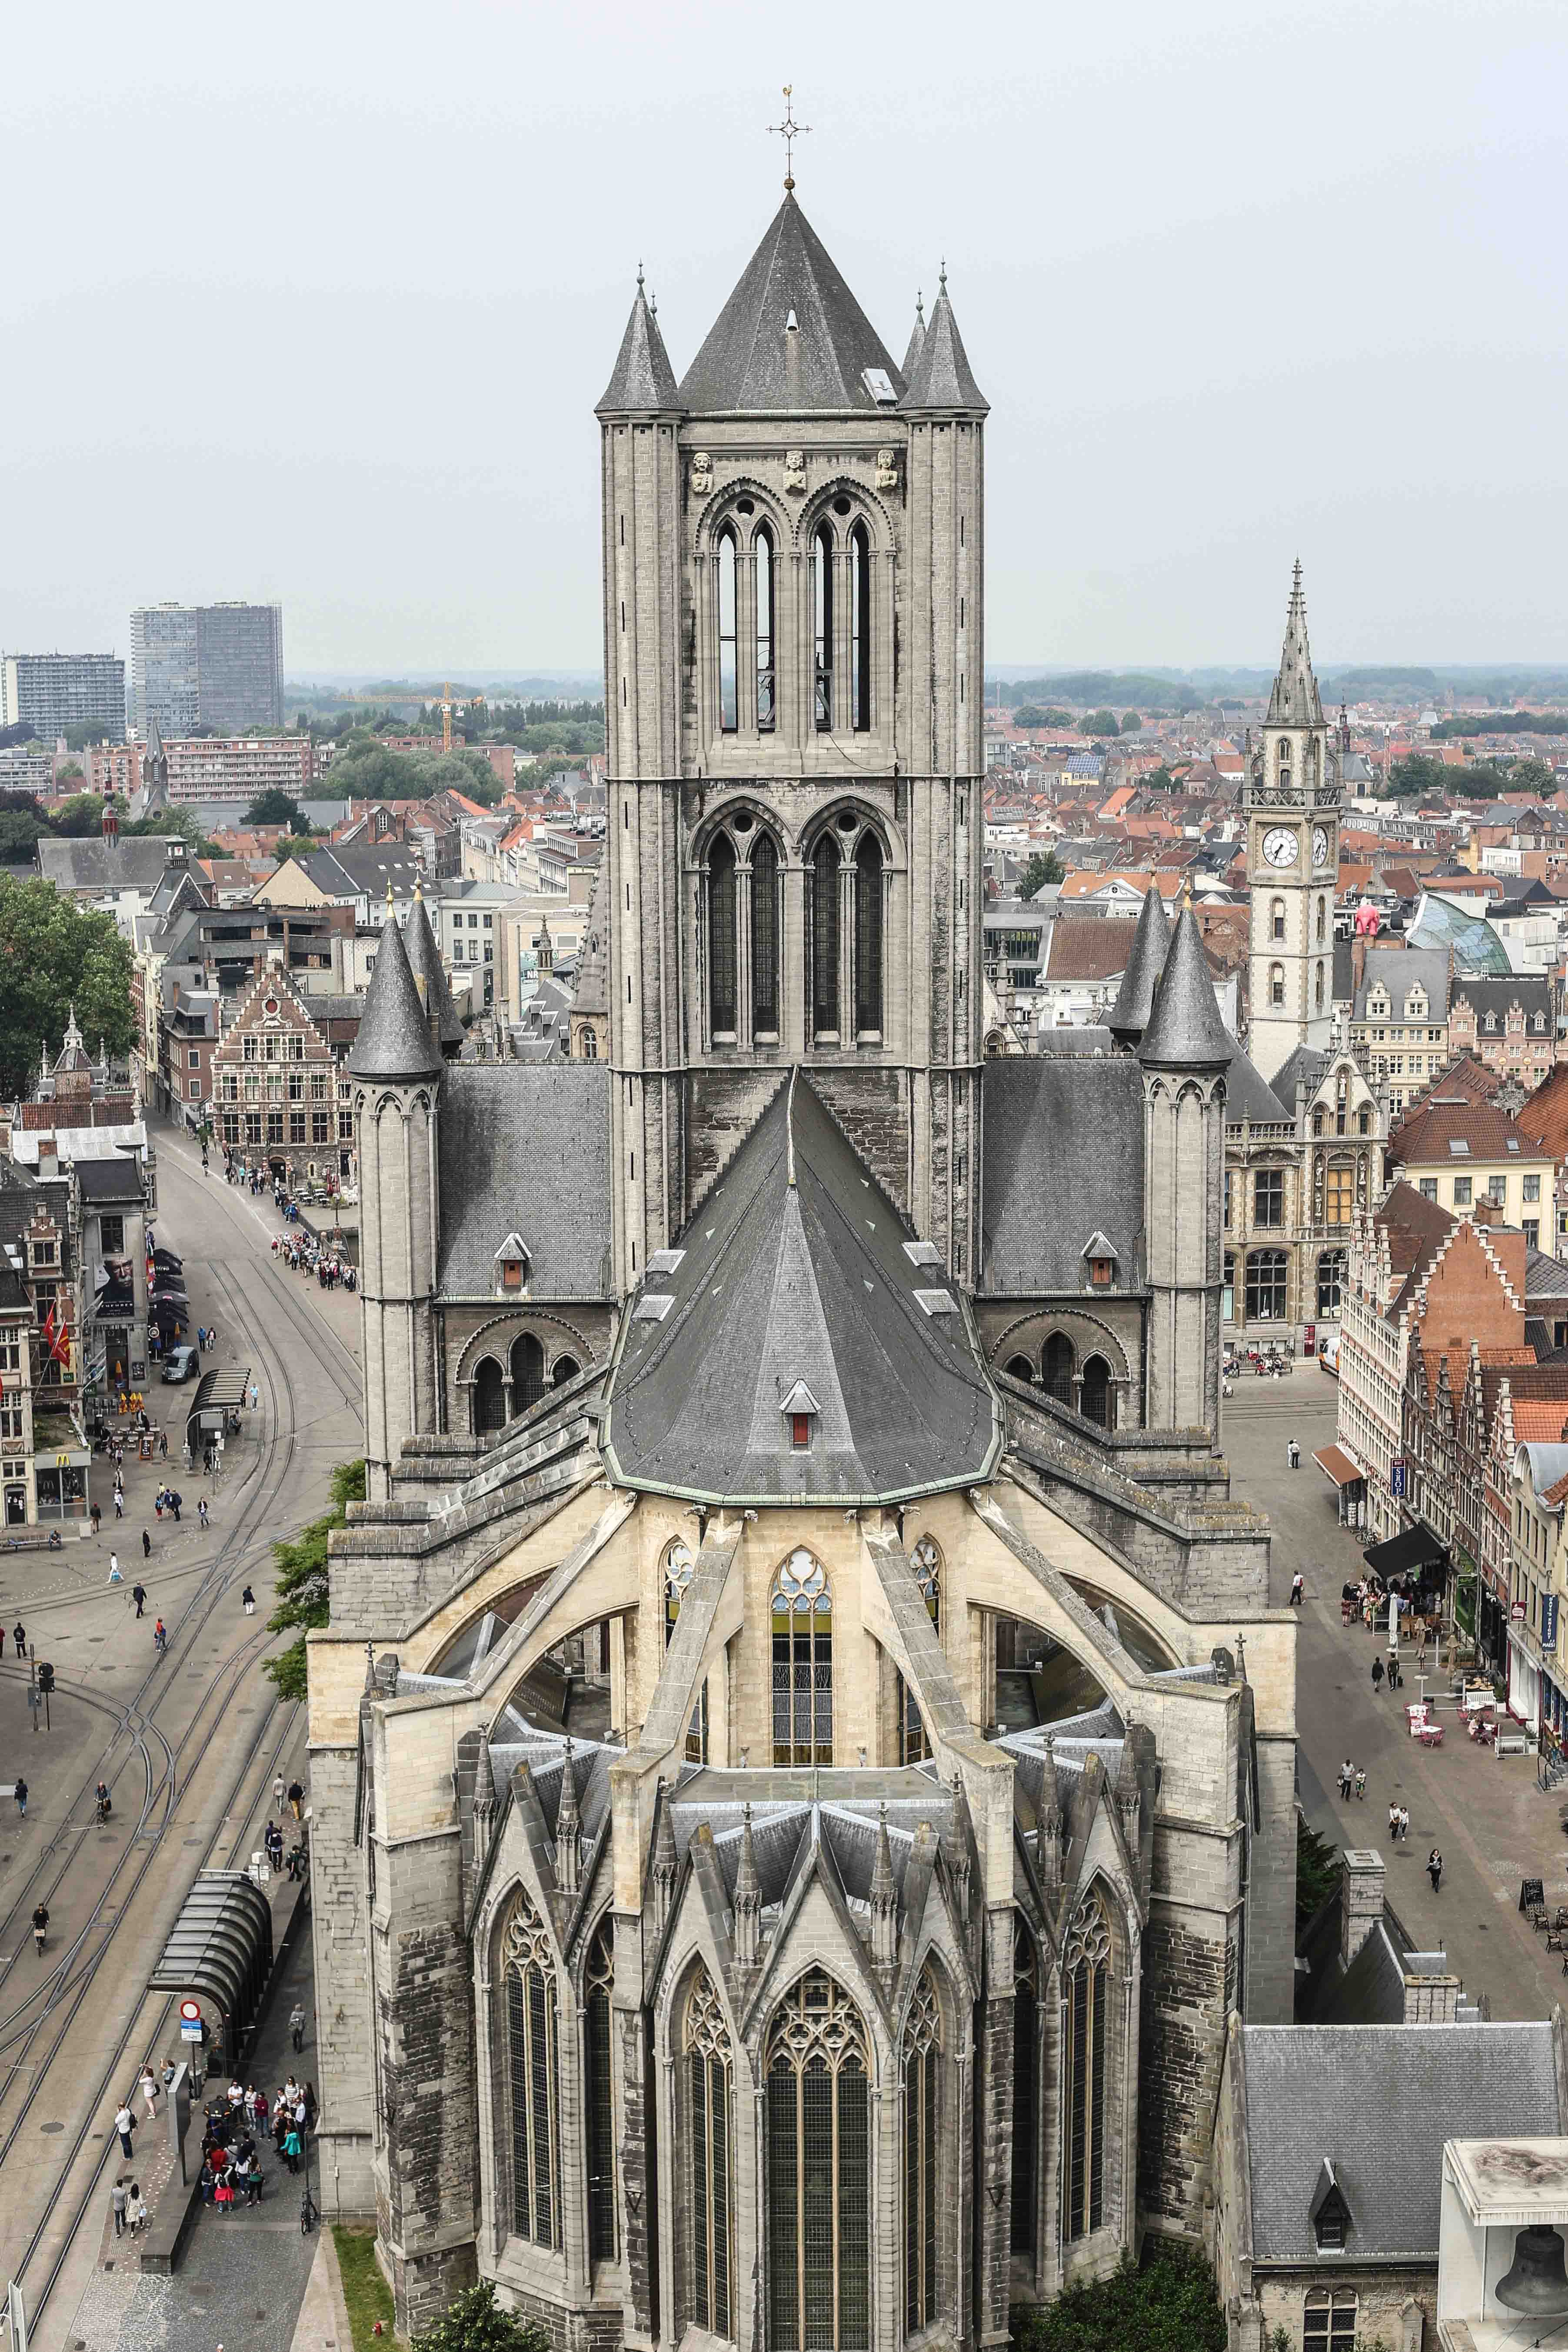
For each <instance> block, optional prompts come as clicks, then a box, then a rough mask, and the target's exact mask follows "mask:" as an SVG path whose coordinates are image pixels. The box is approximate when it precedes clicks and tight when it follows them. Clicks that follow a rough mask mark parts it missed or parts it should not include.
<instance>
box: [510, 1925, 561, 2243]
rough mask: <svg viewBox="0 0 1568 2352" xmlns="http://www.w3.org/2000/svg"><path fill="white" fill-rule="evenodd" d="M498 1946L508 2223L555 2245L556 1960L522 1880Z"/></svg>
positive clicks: (557, 2112)
mask: <svg viewBox="0 0 1568 2352" xmlns="http://www.w3.org/2000/svg"><path fill="white" fill-rule="evenodd" d="M503 1951H504V1959H503V1963H502V1969H503V1974H504V1976H505V1979H506V1997H507V2071H508V2076H509V2080H510V2089H511V2216H512V2228H513V2230H514V2231H516V2233H517V2235H518V2236H519V2237H520V2238H527V2239H530V2240H531V2242H532V2243H533V2244H535V2245H536V2246H556V2245H559V2243H560V2242H561V2189H560V2176H559V2169H558V2160H559V2148H560V2128H561V2126H560V2110H561V2089H560V2062H559V2057H558V2053H557V2047H556V2034H557V2028H556V2002H555V1960H554V1955H553V1954H552V1951H551V1948H550V1940H549V1937H547V1935H546V1934H545V1930H544V1923H543V1921H542V1919H541V1918H540V1916H539V1914H538V1912H537V1911H536V1910H535V1909H534V1907H533V1906H532V1904H531V1902H530V1901H529V1899H528V1895H527V1894H526V1893H525V1892H524V1890H523V1889H522V1888H521V1887H520V1888H519V1889H518V1894H517V1899H516V1901H515V1902H514V1904H513V1905H512V1907H511V1916H510V1918H509V1919H508V1921H507V1926H506V1933H505V1936H504V1938H503Z"/></svg>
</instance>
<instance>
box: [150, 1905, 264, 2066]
mask: <svg viewBox="0 0 1568 2352" xmlns="http://www.w3.org/2000/svg"><path fill="white" fill-rule="evenodd" d="M271 1974H272V1906H271V1905H270V1904H269V1903H268V1900H267V1897H266V1895H264V1894H263V1893H262V1891H261V1889H260V1887H259V1886H258V1885H256V1884H255V1882H254V1880H252V1879H250V1878H248V1877H247V1875H246V1874H245V1872H244V1871H243V1870H199V1871H198V1872H197V1873H196V1877H195V1885H193V1886H192V1888H191V1891H190V1893H189V1894H188V1895H186V1897H185V1899H184V1904H183V1905H182V1906H181V1909H180V1916H179V1917H178V1918H177V1919H176V1920H175V1922H174V1928H173V1931H172V1932H171V1934H170V1937H169V1940H168V1942H167V1943H166V1944H165V1945H164V1947H163V1955H162V1957H161V1958H160V1959H159V1962H158V1965H157V1967H156V1968H155V1969H153V1973H152V1975H151V1976H150V1977H149V1978H148V1979H147V1989H148V1990H149V1991H150V1992H172V1993H184V1994H194V1995H195V1997H196V1999H197V2000H200V2002H201V2004H202V2014H203V2016H204V2018H205V2019H206V2021H207V2022H208V2025H209V2028H211V2027H213V2026H215V2025H216V2027H217V2029H218V2031H216V2032H214V2033H213V2038H212V2043H211V2046H210V2055H209V2059H208V2064H209V2067H210V2068H213V2069H216V2067H217V2066H219V2065H220V2064H221V2066H222V2067H223V2068H224V2070H225V2072H226V2073H228V2074H234V2073H235V2072H237V2070H238V2068H239V2067H240V2065H241V2064H242V2063H243V2060H244V2054H245V2047H246V2043H247V2041H248V2040H249V2037H250V2032H251V2028H252V2027H253V2026H254V2025H255V2023H256V2021H257V2020H258V2017H259V2015H260V2012H261V2004H262V2001H263V2000H264V1999H265V1997H266V1992H267V1986H268V1979H269V1978H270V1977H271Z"/></svg>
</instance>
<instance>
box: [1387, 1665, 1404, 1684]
mask: <svg viewBox="0 0 1568 2352" xmlns="http://www.w3.org/2000/svg"><path fill="white" fill-rule="evenodd" d="M1404 1680H1405V1676H1404V1675H1402V1674H1401V1673H1400V1671H1399V1661H1398V1659H1397V1658H1390V1660H1389V1662H1388V1687H1389V1689H1390V1690H1397V1689H1398V1688H1399V1686H1400V1685H1401V1684H1402V1683H1403V1682H1404Z"/></svg>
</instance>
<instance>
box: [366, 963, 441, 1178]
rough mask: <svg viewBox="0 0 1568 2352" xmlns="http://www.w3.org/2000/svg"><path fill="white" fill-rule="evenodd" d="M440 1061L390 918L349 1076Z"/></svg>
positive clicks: (404, 1071) (398, 1071) (411, 1072)
mask: <svg viewBox="0 0 1568 2352" xmlns="http://www.w3.org/2000/svg"><path fill="white" fill-rule="evenodd" d="M440 1066H441V1057H440V1055H439V1054H437V1051H436V1048H435V1046H434V1045H432V1044H431V1042H430V1024H429V1023H428V1022H427V1021H426V1018H425V1008H424V1006H423V1005H422V1004H421V1003H420V1002H419V991H418V990H417V989H416V987H415V985H414V974H413V973H412V972H411V971H409V969H408V955H407V951H406V950H405V947H404V944H403V934H402V932H401V931H400V930H399V929H398V928H397V925H396V924H395V923H388V924H387V925H386V926H385V928H384V930H383V932H382V935H381V941H380V944H379V946H378V947H377V949H376V956H375V970H374V971H373V972H372V973H371V976H370V986H369V988H368V989H367V990H366V992H365V1000H364V1013H363V1018H362V1020H361V1022H360V1024H359V1034H358V1036H357V1037H356V1038H355V1039H354V1042H353V1046H352V1047H351V1049H350V1052H349V1058H348V1069H349V1073H350V1076H353V1077H356V1078H426V1077H430V1076H433V1075H434V1074H435V1072H436V1071H437V1070H438V1069H439V1068H440ZM444 1124H445V1121H443V1125H444ZM444 1205H445V1204H444V1203H443V1206H444Z"/></svg>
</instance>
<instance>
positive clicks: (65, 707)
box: [0, 654, 125, 744]
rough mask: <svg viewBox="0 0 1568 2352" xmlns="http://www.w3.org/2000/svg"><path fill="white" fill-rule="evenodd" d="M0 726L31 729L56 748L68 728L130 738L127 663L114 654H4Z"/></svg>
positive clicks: (0, 664) (0, 667)
mask: <svg viewBox="0 0 1568 2352" xmlns="http://www.w3.org/2000/svg"><path fill="white" fill-rule="evenodd" d="M0 727H26V729H27V730H29V732H30V733H32V734H34V735H36V736H37V738H38V740H39V741H40V742H46V743H50V744H52V743H53V742H54V740H55V738H56V737H57V736H58V735H61V734H63V733H64V732H65V730H66V729H67V728H68V727H101V728H102V730H103V731H104V733H105V734H106V735H107V736H108V737H109V740H110V742H114V743H118V742H120V741H121V740H122V739H123V737H124V734H125V664H124V663H123V662H122V661H121V659H120V658H119V656H117V655H115V654H5V655H4V656H0Z"/></svg>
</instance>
